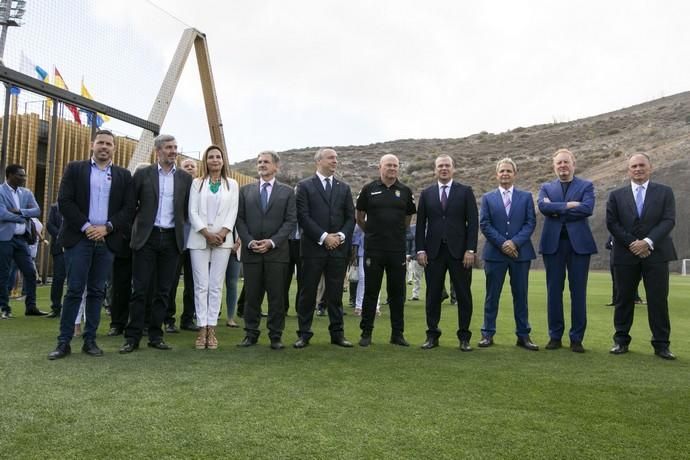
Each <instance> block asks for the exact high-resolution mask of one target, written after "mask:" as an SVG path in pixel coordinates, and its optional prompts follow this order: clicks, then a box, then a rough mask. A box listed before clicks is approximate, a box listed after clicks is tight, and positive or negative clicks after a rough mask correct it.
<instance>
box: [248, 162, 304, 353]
mask: <svg viewBox="0 0 690 460" xmlns="http://www.w3.org/2000/svg"><path fill="white" fill-rule="evenodd" d="M279 163H280V157H279V156H278V154H277V153H275V152H273V151H266V152H261V153H260V154H259V156H258V158H257V160H256V164H257V170H258V173H259V176H260V179H259V182H258V183H255V184H248V185H245V186H244V187H242V188H241V189H240V203H239V210H238V213H237V224H236V227H237V232H238V233H239V235H240V240H241V241H242V244H243V245H244V248H243V249H242V268H243V270H244V289H245V305H244V330H245V333H246V336H245V338H244V340H242V342H241V343H240V344H238V346H240V347H250V346H252V345H256V342H257V341H258V339H259V334H260V331H259V326H260V322H261V303H262V301H263V298H264V294H268V331H269V332H268V337H269V339H270V340H271V348H272V349H274V350H280V349H283V348H285V346H284V345H283V343H282V341H281V339H282V335H283V329H284V328H285V301H284V298H283V296H284V295H285V290H284V283H285V281H286V279H287V274H286V272H287V270H288V261H289V260H290V246H289V245H288V238H289V236H290V234H291V233H292V232H294V231H295V225H296V223H297V216H296V211H295V194H294V192H293V191H292V188H291V187H290V186H288V185H285V184H282V183H280V182H278V181H277V180H276V178H275V175H276V173H277V172H278V166H279Z"/></svg>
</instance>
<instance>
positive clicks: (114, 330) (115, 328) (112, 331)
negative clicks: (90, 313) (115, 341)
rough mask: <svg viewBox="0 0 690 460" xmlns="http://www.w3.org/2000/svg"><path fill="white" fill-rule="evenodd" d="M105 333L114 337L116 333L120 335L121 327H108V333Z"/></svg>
mask: <svg viewBox="0 0 690 460" xmlns="http://www.w3.org/2000/svg"><path fill="white" fill-rule="evenodd" d="M106 335H107V336H108V337H116V336H118V335H122V329H120V328H117V327H111V328H110V329H108V333H107V334H106Z"/></svg>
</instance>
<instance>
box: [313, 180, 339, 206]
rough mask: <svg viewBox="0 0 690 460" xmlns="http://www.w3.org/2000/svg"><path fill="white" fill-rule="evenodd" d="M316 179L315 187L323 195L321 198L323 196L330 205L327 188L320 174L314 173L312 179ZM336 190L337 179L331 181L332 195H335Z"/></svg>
mask: <svg viewBox="0 0 690 460" xmlns="http://www.w3.org/2000/svg"><path fill="white" fill-rule="evenodd" d="M312 180H313V181H314V187H316V190H318V191H319V195H321V198H323V201H324V202H325V203H326V204H327V205H330V203H329V201H328V197H327V196H326V190H324V188H323V183H322V182H321V179H319V176H317V175H314V178H313V179H312ZM334 191H335V180H333V181H332V182H331V197H333V192H334Z"/></svg>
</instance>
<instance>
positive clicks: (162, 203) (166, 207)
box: [154, 164, 176, 228]
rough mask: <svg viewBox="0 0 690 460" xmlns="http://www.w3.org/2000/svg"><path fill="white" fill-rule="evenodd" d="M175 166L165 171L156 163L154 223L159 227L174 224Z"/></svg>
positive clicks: (171, 226)
mask: <svg viewBox="0 0 690 460" xmlns="http://www.w3.org/2000/svg"><path fill="white" fill-rule="evenodd" d="M175 170H176V168H175V166H174V165H173V167H172V169H171V170H170V172H168V173H166V172H165V170H164V169H163V168H161V165H160V164H159V165H158V212H157V213H156V222H155V223H154V225H155V226H156V227H161V228H173V227H174V226H175V208H174V206H173V204H174V201H173V198H174V191H175Z"/></svg>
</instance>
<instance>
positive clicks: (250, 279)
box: [242, 261, 288, 340]
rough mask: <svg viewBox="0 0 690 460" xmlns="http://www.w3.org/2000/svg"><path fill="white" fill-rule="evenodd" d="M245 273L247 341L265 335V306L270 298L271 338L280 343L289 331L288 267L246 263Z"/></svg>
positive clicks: (271, 263)
mask: <svg viewBox="0 0 690 460" xmlns="http://www.w3.org/2000/svg"><path fill="white" fill-rule="evenodd" d="M242 269H243V270H244V291H245V301H244V330H245V332H246V334H247V337H250V338H253V339H256V338H258V337H259V335H260V334H261V331H260V330H259V327H260V326H261V304H262V302H263V299H264V294H267V295H268V318H267V326H268V337H269V338H270V339H271V340H280V338H281V337H282V335H283V329H285V300H284V298H283V296H284V295H285V286H284V283H285V280H286V279H287V276H286V274H285V272H286V271H287V269H288V264H286V263H275V262H263V261H261V262H259V263H243V264H242Z"/></svg>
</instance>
